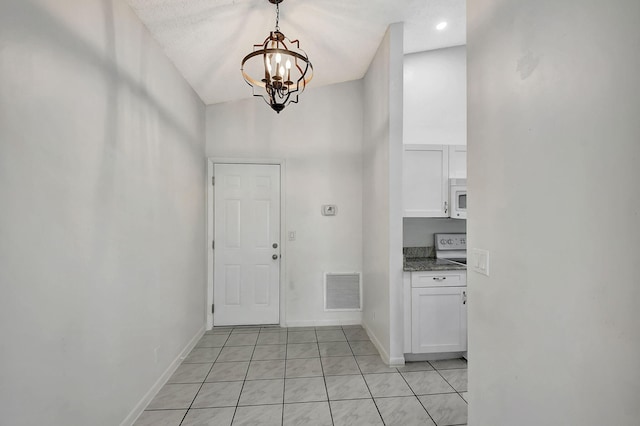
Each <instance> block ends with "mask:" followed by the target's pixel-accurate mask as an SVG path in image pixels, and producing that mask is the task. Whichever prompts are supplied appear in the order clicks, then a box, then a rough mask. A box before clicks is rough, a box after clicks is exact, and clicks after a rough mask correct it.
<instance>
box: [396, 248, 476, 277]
mask: <svg viewBox="0 0 640 426" xmlns="http://www.w3.org/2000/svg"><path fill="white" fill-rule="evenodd" d="M402 254H403V255H404V265H403V269H404V270H405V271H408V272H416V271H466V270H467V267H466V266H464V265H458V264H457V263H450V262H447V261H446V260H442V259H436V258H435V250H434V249H433V247H405V248H403V249H402Z"/></svg>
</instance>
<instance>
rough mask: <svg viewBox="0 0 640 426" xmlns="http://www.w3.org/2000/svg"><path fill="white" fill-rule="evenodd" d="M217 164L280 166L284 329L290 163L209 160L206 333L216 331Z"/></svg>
mask: <svg viewBox="0 0 640 426" xmlns="http://www.w3.org/2000/svg"><path fill="white" fill-rule="evenodd" d="M214 164H255V165H265V164H266V165H274V166H280V285H279V288H280V291H279V293H280V297H279V300H278V305H279V306H278V308H279V311H280V326H284V325H285V324H286V323H287V321H286V309H285V307H286V306H285V301H286V297H285V289H286V286H285V285H282V283H284V282H287V281H286V278H287V277H286V271H287V268H286V262H287V255H286V250H287V245H286V242H287V239H286V236H287V231H286V229H287V228H286V213H285V205H286V204H285V196H286V191H285V177H286V162H285V160H284V159H274V158H230V157H208V158H207V181H206V185H207V229H206V248H207V251H206V253H207V304H206V305H205V312H206V321H207V322H206V329H207V330H211V329H212V328H213V313H212V312H211V305H212V304H213V303H214V300H213V286H214V282H213V248H212V247H211V242H212V241H213V232H214V214H215V210H214V205H213V202H214V192H213V191H214V189H213V185H212V184H211V182H212V179H213V166H214Z"/></svg>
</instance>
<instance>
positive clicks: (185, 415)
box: [179, 332, 231, 425]
mask: <svg viewBox="0 0 640 426" xmlns="http://www.w3.org/2000/svg"><path fill="white" fill-rule="evenodd" d="M205 336H206V332H205ZM230 336H231V333H229V336H227V338H226V339H225V341H224V344H226V343H227V341H228V340H229V337H230ZM202 337H204V336H202ZM222 347H223V348H224V345H222ZM194 349H195V348H194ZM192 350H193V349H192ZM221 353H222V349H220V352H218V355H216V359H215V360H214V361H213V364H211V368H209V371H208V372H207V374H206V375H205V376H204V379H202V383H200V388H199V389H198V392H196V394H195V396H194V397H193V399H192V400H191V404H189V408H187V411H186V412H185V413H184V416H183V417H182V420H180V423H179V425H182V423H184V419H186V418H187V415H188V414H189V411H191V407H193V403H194V402H195V400H196V398H198V394H200V391H201V390H202V387H203V386H204V384H205V382H206V380H207V377H209V374H211V370H213V366H214V365H215V363H216V361H217V360H218V358H219V357H220V354H221ZM187 356H189V355H187ZM180 365H182V363H180Z"/></svg>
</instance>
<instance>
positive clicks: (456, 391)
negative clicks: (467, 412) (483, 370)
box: [429, 362, 469, 407]
mask: <svg viewBox="0 0 640 426" xmlns="http://www.w3.org/2000/svg"><path fill="white" fill-rule="evenodd" d="M429 365H430V366H431V367H433V369H434V370H435V371H437V372H438V374H439V375H440V377H442V380H444V381H445V382H447V384H448V385H449V386H451V389H453V390H454V391H455V393H457V394H458V396H459V397H460V398H462V400H463V401H464V402H465V403H466V404H467V407H468V406H469V403H468V402H467V400H466V399H464V398H463V396H462V395H460V392H459V391H458V389H456V388H454V387H453V385H452V384H451V383H449V381H448V380H447V379H446V378H445V377H444V376H443V375H442V373H440V370H438V369H437V368H436V367H434V366H433V364H431V363H430V362H429ZM443 370H467V369H466V368H443ZM465 392H466V391H465ZM447 393H453V392H447Z"/></svg>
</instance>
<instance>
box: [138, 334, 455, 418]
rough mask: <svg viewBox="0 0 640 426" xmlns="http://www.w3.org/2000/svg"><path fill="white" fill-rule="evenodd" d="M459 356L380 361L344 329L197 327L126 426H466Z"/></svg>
mask: <svg viewBox="0 0 640 426" xmlns="http://www.w3.org/2000/svg"><path fill="white" fill-rule="evenodd" d="M466 391H467V362H466V361H465V360H464V359H454V360H443V361H432V362H412V363H407V364H406V365H405V366H403V367H398V368H393V367H388V366H387V365H385V364H384V363H383V362H382V359H381V358H380V356H379V355H378V352H377V350H376V348H375V346H374V345H373V344H372V343H371V342H370V341H369V338H368V336H367V333H366V332H365V331H364V329H363V328H362V327H359V326H345V327H315V328H314V327H304V328H289V329H284V328H280V327H219V328H214V329H213V330H211V331H209V332H207V333H206V334H205V335H204V337H202V339H201V340H200V342H199V343H198V345H197V346H196V347H195V349H193V351H191V353H190V354H189V356H188V357H187V358H186V359H185V360H184V362H183V363H182V365H180V367H178V369H177V370H176V372H175V374H174V375H173V376H172V377H171V378H170V379H169V381H168V382H167V384H166V385H165V386H164V387H163V388H162V389H161V390H160V392H158V395H156V397H155V398H154V399H153V400H152V401H151V402H150V403H149V405H148V406H147V409H146V411H144V413H142V415H141V416H140V418H139V419H138V420H137V422H136V423H135V426H151V425H153V426H214V425H215V426H230V425H251V426H261V425H292V426H298V425H305V426H306V425H310V426H311V425H318V426H322V425H327V426H341V425H345V426H357V425H363V426H369V425H402V426H412V425H427V426H434V425H436V426H450V425H464V424H466V423H467V402H466Z"/></svg>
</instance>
